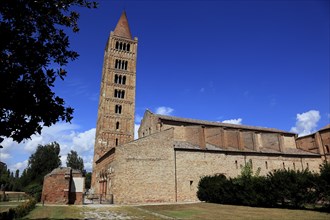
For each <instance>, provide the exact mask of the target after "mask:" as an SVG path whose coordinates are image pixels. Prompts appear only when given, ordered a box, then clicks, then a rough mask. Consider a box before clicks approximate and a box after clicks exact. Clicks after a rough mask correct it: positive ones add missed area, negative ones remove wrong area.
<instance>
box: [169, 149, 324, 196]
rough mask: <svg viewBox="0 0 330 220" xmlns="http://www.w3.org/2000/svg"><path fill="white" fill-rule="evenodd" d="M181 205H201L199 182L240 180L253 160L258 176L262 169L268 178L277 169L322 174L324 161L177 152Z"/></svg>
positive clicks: (204, 152)
mask: <svg viewBox="0 0 330 220" xmlns="http://www.w3.org/2000/svg"><path fill="white" fill-rule="evenodd" d="M175 155H176V157H175V162H176V182H177V201H179V202H181V201H198V198H197V196H196V193H197V187H198V182H199V180H200V178H201V177H203V176H207V175H214V174H224V175H226V176H227V177H236V176H237V175H239V174H240V172H241V167H242V166H244V165H245V164H246V162H247V161H249V160H250V159H251V161H252V167H253V170H254V172H255V171H256V170H257V169H258V168H259V167H260V168H261V170H260V175H267V173H268V172H270V171H272V170H274V169H283V168H285V169H294V170H302V169H305V168H307V167H309V170H311V171H313V172H319V164H320V163H321V162H322V161H321V158H320V157H315V156H314V157H303V156H302V157H297V156H291V157H289V156H278V155H273V156H272V155H266V154H255V155H248V154H247V155H244V153H240V154H238V153H237V154H233V153H231V154H230V153H224V152H222V153H221V152H215V151H213V152H211V151H198V150H184V149H176V150H175Z"/></svg>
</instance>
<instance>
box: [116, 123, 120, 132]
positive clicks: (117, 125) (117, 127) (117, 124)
mask: <svg viewBox="0 0 330 220" xmlns="http://www.w3.org/2000/svg"><path fill="white" fill-rule="evenodd" d="M116 129H117V130H118V129H119V121H117V122H116Z"/></svg>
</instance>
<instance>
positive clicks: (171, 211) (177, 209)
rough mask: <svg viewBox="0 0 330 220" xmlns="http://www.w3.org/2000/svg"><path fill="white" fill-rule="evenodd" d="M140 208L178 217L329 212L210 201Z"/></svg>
mask: <svg viewBox="0 0 330 220" xmlns="http://www.w3.org/2000/svg"><path fill="white" fill-rule="evenodd" d="M141 208H143V209H146V210H149V211H152V212H157V213H159V214H162V215H165V216H168V217H172V218H178V219H224V220H226V219H235V220H236V219H281V220H291V219H299V220H304V219H306V220H310V219H330V214H327V213H321V212H316V211H305V210H289V209H275V208H272V209H270V208H254V207H247V206H231V205H220V204H212V203H195V204H183V205H155V206H142V207H141Z"/></svg>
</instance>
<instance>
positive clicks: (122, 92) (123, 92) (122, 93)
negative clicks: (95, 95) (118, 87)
mask: <svg viewBox="0 0 330 220" xmlns="http://www.w3.org/2000/svg"><path fill="white" fill-rule="evenodd" d="M121 98H122V99H123V98H125V91H124V90H123V91H121Z"/></svg>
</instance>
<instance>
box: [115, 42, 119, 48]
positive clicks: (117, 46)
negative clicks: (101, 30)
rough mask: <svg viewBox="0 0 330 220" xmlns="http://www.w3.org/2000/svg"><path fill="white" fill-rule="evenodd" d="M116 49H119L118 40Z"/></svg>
mask: <svg viewBox="0 0 330 220" xmlns="http://www.w3.org/2000/svg"><path fill="white" fill-rule="evenodd" d="M116 49H117V50H118V49H119V42H118V41H116Z"/></svg>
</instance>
